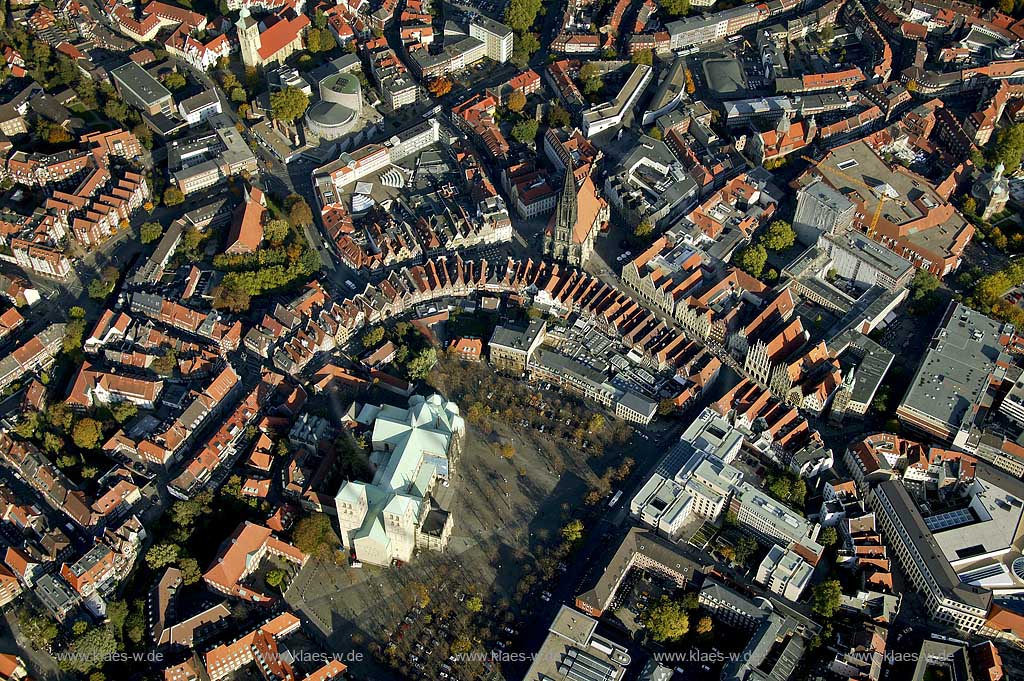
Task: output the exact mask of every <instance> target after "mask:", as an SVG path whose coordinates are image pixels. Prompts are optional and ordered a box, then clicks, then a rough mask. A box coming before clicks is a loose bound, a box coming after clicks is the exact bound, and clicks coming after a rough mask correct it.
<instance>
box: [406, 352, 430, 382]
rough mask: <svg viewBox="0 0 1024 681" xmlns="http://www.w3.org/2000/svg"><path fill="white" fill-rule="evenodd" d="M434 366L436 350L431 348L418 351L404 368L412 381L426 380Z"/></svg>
mask: <svg viewBox="0 0 1024 681" xmlns="http://www.w3.org/2000/svg"><path fill="white" fill-rule="evenodd" d="M435 364H437V350H435V349H434V348H432V347H431V348H424V349H423V350H420V351H419V352H418V353H416V356H415V357H413V358H412V359H411V360H410V361H409V365H408V366H407V367H406V369H407V371H408V372H409V378H411V379H412V380H414V381H418V380H421V379H424V378H426V377H427V375H428V374H430V370H431V369H433V368H434V365H435Z"/></svg>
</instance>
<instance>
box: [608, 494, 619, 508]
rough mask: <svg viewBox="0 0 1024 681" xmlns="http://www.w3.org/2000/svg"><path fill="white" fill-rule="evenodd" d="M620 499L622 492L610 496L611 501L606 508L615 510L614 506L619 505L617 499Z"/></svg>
mask: <svg viewBox="0 0 1024 681" xmlns="http://www.w3.org/2000/svg"><path fill="white" fill-rule="evenodd" d="M621 498H622V490H621V489H620V490H619V491H618V492H616V493H615V494H613V495H612V499H611V501H609V502H608V508H615V504H617V503H619V499H621Z"/></svg>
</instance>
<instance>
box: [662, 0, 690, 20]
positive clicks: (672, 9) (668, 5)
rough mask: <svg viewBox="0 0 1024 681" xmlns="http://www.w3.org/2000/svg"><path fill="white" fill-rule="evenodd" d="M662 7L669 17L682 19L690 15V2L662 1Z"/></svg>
mask: <svg viewBox="0 0 1024 681" xmlns="http://www.w3.org/2000/svg"><path fill="white" fill-rule="evenodd" d="M661 7H662V9H664V10H665V11H666V12H667V13H668V15H669V16H672V17H682V16H686V15H687V14H689V13H690V0H662V1H661Z"/></svg>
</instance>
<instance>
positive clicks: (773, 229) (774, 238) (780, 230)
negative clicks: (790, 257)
mask: <svg viewBox="0 0 1024 681" xmlns="http://www.w3.org/2000/svg"><path fill="white" fill-rule="evenodd" d="M794 242H796V232H794V231H793V227H792V226H791V225H790V224H789V223H788V222H786V221H785V220H775V221H774V222H772V224H770V225H768V229H767V230H766V231H765V233H764V236H762V237H761V244H762V245H764V247H765V248H767V249H768V250H772V251H784V250H786V249H787V248H789V247H790V246H792V245H793V243H794Z"/></svg>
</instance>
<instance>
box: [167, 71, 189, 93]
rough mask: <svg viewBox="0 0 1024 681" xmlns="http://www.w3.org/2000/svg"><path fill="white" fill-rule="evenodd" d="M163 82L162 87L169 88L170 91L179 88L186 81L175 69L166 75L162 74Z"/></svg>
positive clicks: (184, 84) (185, 83)
mask: <svg viewBox="0 0 1024 681" xmlns="http://www.w3.org/2000/svg"><path fill="white" fill-rule="evenodd" d="M163 83H164V87H165V88H167V89H168V90H171V91H172V92H173V91H175V90H180V89H181V88H183V87H185V86H186V85H187V84H188V83H187V81H186V80H185V76H183V75H182V74H180V73H178V72H177V71H171V72H170V73H168V74H167V75H166V76H164V77H163Z"/></svg>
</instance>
